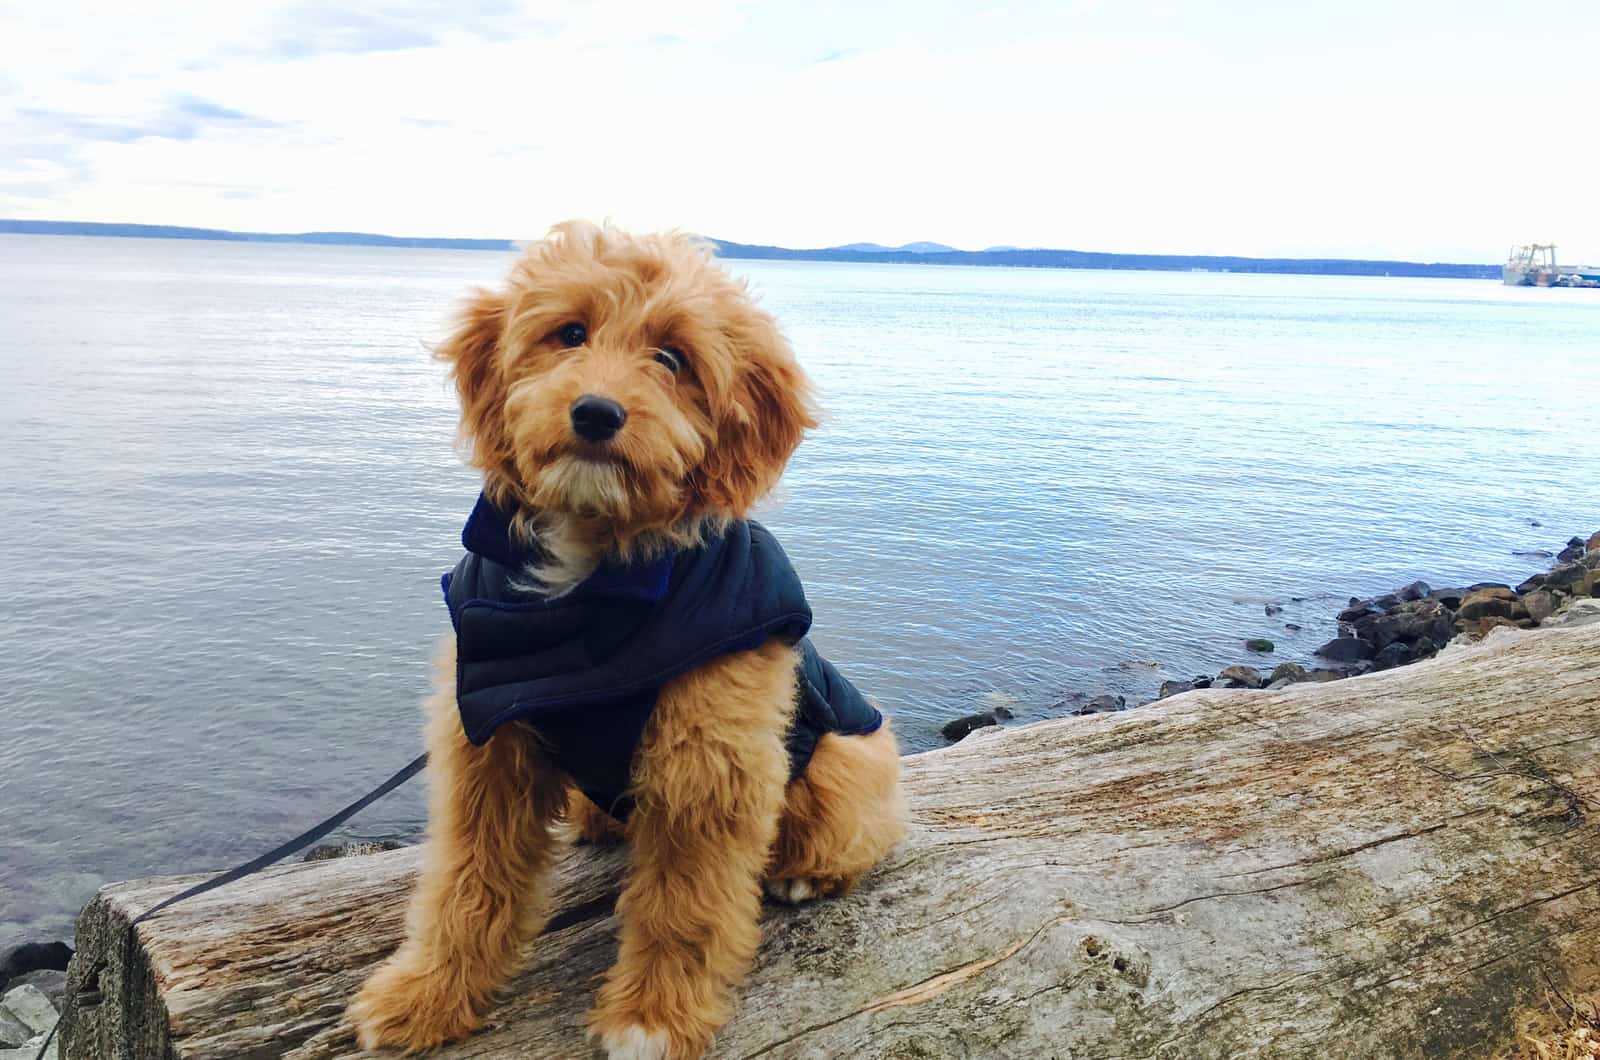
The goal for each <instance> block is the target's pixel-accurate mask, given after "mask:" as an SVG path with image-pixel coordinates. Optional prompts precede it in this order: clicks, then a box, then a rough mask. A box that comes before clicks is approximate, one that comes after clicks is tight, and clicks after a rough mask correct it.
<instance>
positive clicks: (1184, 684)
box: [1160, 681, 1194, 699]
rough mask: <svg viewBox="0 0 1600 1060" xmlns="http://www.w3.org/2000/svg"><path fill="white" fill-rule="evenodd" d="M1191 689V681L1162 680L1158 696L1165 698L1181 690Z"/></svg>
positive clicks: (1192, 683)
mask: <svg viewBox="0 0 1600 1060" xmlns="http://www.w3.org/2000/svg"><path fill="white" fill-rule="evenodd" d="M1193 691H1194V682H1193V681H1163V682H1161V692H1160V696H1161V698H1162V699H1166V698H1167V697H1168V696H1176V695H1179V694H1181V693H1183V692H1193Z"/></svg>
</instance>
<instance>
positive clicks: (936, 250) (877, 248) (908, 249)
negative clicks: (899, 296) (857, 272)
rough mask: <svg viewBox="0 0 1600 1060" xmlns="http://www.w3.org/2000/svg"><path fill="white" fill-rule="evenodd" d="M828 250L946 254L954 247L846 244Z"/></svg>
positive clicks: (933, 244)
mask: <svg viewBox="0 0 1600 1060" xmlns="http://www.w3.org/2000/svg"><path fill="white" fill-rule="evenodd" d="M827 249H829V250H855V251H859V252H861V253H863V254H892V253H894V252H895V251H900V252H902V253H905V254H948V253H950V252H952V251H954V250H955V249H956V248H955V247H947V246H945V245H944V244H943V243H907V244H906V245H905V246H903V247H886V246H884V245H883V244H882V243H846V244H845V245H844V246H842V247H828V248H827Z"/></svg>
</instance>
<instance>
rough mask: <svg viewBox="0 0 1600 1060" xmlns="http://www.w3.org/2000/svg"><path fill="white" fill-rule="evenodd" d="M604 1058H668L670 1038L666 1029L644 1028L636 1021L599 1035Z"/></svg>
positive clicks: (663, 1059) (624, 1059)
mask: <svg viewBox="0 0 1600 1060" xmlns="http://www.w3.org/2000/svg"><path fill="white" fill-rule="evenodd" d="M600 1046H601V1048H603V1049H604V1050H605V1051H606V1060H668V1058H669V1057H671V1056H672V1038H671V1036H670V1035H668V1034H667V1032H666V1031H652V1030H646V1029H645V1028H643V1027H641V1026H639V1025H638V1024H637V1023H635V1024H632V1025H631V1026H627V1027H621V1028H618V1029H617V1030H612V1031H605V1032H603V1033H601V1035H600Z"/></svg>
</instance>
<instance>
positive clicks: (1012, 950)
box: [63, 625, 1600, 1060]
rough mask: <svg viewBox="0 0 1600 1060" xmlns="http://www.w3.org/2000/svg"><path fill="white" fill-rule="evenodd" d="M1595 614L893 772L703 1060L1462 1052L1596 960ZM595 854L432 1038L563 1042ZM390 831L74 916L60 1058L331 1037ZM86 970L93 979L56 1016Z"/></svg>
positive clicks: (373, 913) (593, 945) (559, 1047)
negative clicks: (875, 866)
mask: <svg viewBox="0 0 1600 1060" xmlns="http://www.w3.org/2000/svg"><path fill="white" fill-rule="evenodd" d="M1597 751H1600V625H1591V626H1587V627H1584V628H1578V629H1541V630H1536V631H1532V632H1527V633H1519V632H1515V631H1497V633H1496V634H1495V635H1494V636H1491V637H1490V638H1489V640H1488V641H1486V642H1485V643H1484V644H1481V645H1477V646H1474V647H1471V648H1466V649H1459V650H1453V651H1451V652H1449V653H1446V654H1445V655H1444V656H1442V657H1440V658H1438V659H1435V660H1432V661H1430V662H1426V663H1421V664H1418V665H1415V666H1411V667H1407V668H1405V669H1402V670H1396V671H1391V672H1388V673H1384V674H1378V675H1373V676H1369V677H1365V678H1359V679H1355V680H1350V681H1344V682H1338V683H1334V684H1327V685H1309V684H1308V685H1297V686H1294V687H1292V688H1289V689H1285V690H1284V691H1281V692H1246V691H1218V690H1212V691H1202V692H1195V693H1190V694H1186V695H1182V696H1178V697H1175V698H1173V699H1171V700H1168V701H1166V702H1163V703H1161V704H1159V705H1156V706H1152V707H1146V708H1143V709H1140V710H1136V711H1131V712H1128V713H1125V714H1115V715H1101V716H1096V717H1090V718H1077V719H1067V720H1063V721H1059V722H1050V723H1044V724H1039V725H1035V726H1030V727H1027V728H1019V729H1012V730H1006V731H1001V732H993V731H991V732H989V733H986V734H981V735H977V736H974V737H969V738H968V740H967V741H966V742H964V743H962V744H960V745H958V746H957V747H954V748H951V749H949V750H944V751H938V752H933V753H929V754H924V755H919V756H916V757H913V758H910V759H908V760H907V761H906V783H907V787H908V789H909V793H910V796H911V804H912V812H913V818H914V821H913V828H912V832H911V835H910V837H909V839H908V840H907V841H906V843H905V844H904V845H903V846H902V847H901V848H900V849H899V850H898V851H897V852H896V853H895V854H894V855H893V856H891V858H890V859H889V861H888V862H887V863H886V864H885V865H884V866H883V867H882V868H881V869H880V870H879V871H877V872H876V873H874V874H873V875H872V876H871V877H870V878H869V879H867V880H866V881H865V882H864V883H863V885H862V886H861V887H860V888H859V889H858V890H857V891H856V892H855V893H854V894H852V895H850V896H849V897H847V898H845V899H842V900H839V901H833V902H826V903H823V904H820V905H815V906H811V907H805V908H801V909H798V910H770V911H769V913H768V915H767V919H766V925H765V936H764V942H763V945H762V949H761V954H760V957H759V960H758V963H757V966H756V968H755V969H754V971H753V972H752V974H751V976H750V979H749V981H748V983H747V985H746V987H745V988H744V990H743V995H742V999H741V1000H740V1002H739V1006H738V1013H737V1015H736V1016H735V1017H734V1020H733V1022H732V1023H730V1024H729V1025H728V1027H727V1028H726V1029H725V1030H724V1031H723V1032H722V1034H721V1035H720V1036H719V1038H718V1040H717V1043H716V1045H715V1046H714V1049H713V1055H715V1056H719V1057H774V1058H776V1057H881V1058H891V1057H893V1058H908V1057H974V1058H977V1057H1012V1056H1015V1057H1104V1058H1110V1057H1172V1058H1178V1057H1182V1058H1185V1060H1188V1058H1196V1057H1266V1056H1272V1057H1304V1056H1359V1057H1369V1056H1370V1057H1391V1056H1394V1057H1410V1056H1416V1057H1421V1056H1469V1057H1470V1056H1491V1055H1495V1054H1496V1053H1497V1051H1499V1050H1501V1049H1503V1048H1504V1047H1506V1046H1509V1045H1510V1044H1511V1041H1512V1034H1513V1027H1514V1023H1515V1021H1516V1019H1517V1017H1518V1014H1519V1013H1520V1012H1522V1011H1524V1010H1526V1009H1527V1008H1530V1007H1532V1008H1537V1007H1541V1006H1543V1005H1544V1003H1545V998H1546V996H1547V994H1546V990H1547V987H1546V978H1547V977H1548V981H1549V982H1550V983H1552V984H1554V985H1555V986H1556V987H1557V988H1558V989H1561V990H1563V991H1564V992H1568V993H1569V994H1570V993H1582V992H1584V991H1588V990H1593V989H1594V988H1595V986H1596V975H1597V967H1600V841H1597V840H1600V834H1597V808H1600V755H1597V753H1596V752H1597ZM621 859H622V855H621V854H620V853H619V852H616V851H612V852H603V851H601V852H596V851H591V850H580V851H578V852H577V853H575V854H573V855H572V856H571V857H569V858H568V859H567V860H566V861H565V862H564V863H563V864H562V866H561V870H560V873H561V876H560V878H561V883H560V886H559V888H558V895H557V907H558V908H559V909H560V910H561V911H562V912H561V913H560V915H559V917H558V919H557V921H556V923H555V924H554V925H552V929H551V930H550V931H549V932H548V933H547V934H546V936H545V937H544V938H543V939H541V940H540V943H539V944H538V946H537V947H536V949H535V951H534V953H533V954H532V956H531V959H530V963H529V966H528V969H527V971H526V972H525V973H524V974H523V975H522V976H521V977H520V978H519V979H518V980H517V981H516V982H515V984H514V986H513V988H512V989H511V990H510V991H509V992H508V995H507V998H506V1000H505V1001H504V1003H503V1004H502V1005H500V1007H499V1008H498V1009H496V1010H495V1011H494V1013H493V1014H492V1016H491V1017H490V1019H489V1021H488V1023H487V1025H486V1028H485V1029H484V1030H482V1031H481V1032H479V1033H477V1034H475V1035H474V1036H472V1037H471V1038H469V1039H467V1040H466V1041H463V1042H461V1043H459V1044H457V1045H454V1046H452V1047H449V1048H447V1049H445V1050H443V1051H442V1052H441V1053H440V1054H439V1055H441V1056H447V1057H491V1056H492V1057H505V1056H536V1057H546V1056H547V1057H586V1056H590V1055H593V1054H592V1052H591V1049H590V1047H589V1046H588V1045H587V1044H585V1042H584V1039H583V1035H582V1032H581V1026H582V1015H583V1012H584V1010H585V1009H586V1007H587V1006H588V1004H589V1003H590V1001H591V999H592V997H593V991H594V987H595V980H596V977H597V976H598V975H599V974H600V973H601V972H602V971H603V970H604V969H605V967H606V966H607V964H608V963H609V961H610V960H611V957H612V953H613V946H612V942H611V938H612V934H613V930H614V927H615V924H614V922H613V918H612V916H611V913H610V902H611V900H612V897H613V896H614V894H615V892H616V888H617V879H618V874H619V872H620V869H621V865H622V860H621ZM416 860H417V853H416V852H415V851H413V850H406V851H397V852H394V853H389V854H378V855H372V856H368V857H360V858H351V859H347V860H342V861H329V862H322V863H319V864H314V865H306V866H295V867H292V868H287V869H282V870H278V871H273V872H270V873H268V874H266V875H264V876H262V877H260V878H257V879H254V880H252V881H248V882H246V883H243V884H239V885H236V886H234V887H232V888H228V889H225V890H222V891H220V892H216V893H214V894H210V895H206V896H204V897H202V898H197V899H195V900H193V901H192V902H189V903H187V904H184V905H181V906H178V907H175V908H174V909H172V910H170V911H168V912H166V913H164V914H162V915H161V916H159V917H158V918H155V919H153V920H151V921H148V922H146V923H145V924H143V925H141V926H140V928H139V949H138V951H137V952H135V953H133V954H132V955H131V956H130V955H128V954H125V953H124V950H123V945H124V940H125V938H126V931H125V924H126V919H127V917H128V916H129V915H130V914H134V913H137V912H138V911H139V910H142V909H145V908H147V907H149V906H150V905H151V904H152V903H154V902H156V901H157V900H159V899H160V898H161V897H163V896H165V895H167V894H169V893H172V892H173V891H175V890H176V889H177V888H179V887H180V886H183V885H184V884H186V883H187V882H189V881H188V880H176V879H172V880H147V881H142V882H135V883H122V884H114V885H111V886H108V887H106V888H105V889H104V890H103V891H102V892H101V894H100V896H99V897H98V898H97V899H96V900H95V901H94V902H93V903H92V904H91V905H90V907H89V908H88V909H87V910H86V911H85V914H84V916H83V918H82V920H81V922H80V926H79V936H78V942H79V946H80V949H79V953H78V957H77V959H76V961H75V962H74V966H73V969H72V972H71V978H70V981H69V987H68V989H69V994H68V998H67V1002H66V1013H65V1017H64V1020H63V1032H64V1036H65V1050H64V1053H63V1055H64V1056H66V1057H69V1058H75V1060H78V1058H86V1057H101V1056H107V1057H110V1056H118V1055H121V1054H120V1048H121V1043H122V1042H123V1041H124V1040H126V1041H130V1042H132V1043H133V1044H134V1046H135V1048H134V1051H133V1055H136V1056H140V1057H144V1056H164V1055H165V1056H173V1055H178V1056H186V1057H214V1056H229V1057H237V1056H260V1057H266V1056H280V1055H281V1056H289V1057H323V1056H342V1055H348V1054H349V1053H351V1052H352V1051H353V1049H354V1045H353V1041H352V1038H351V1036H350V1033H349V1032H348V1030H347V1029H346V1028H345V1026H344V1025H343V1023H342V1020H341V1013H342V1008H343V1006H344V1003H345V1001H346V999H347V998H348V997H349V996H350V994H351V992H352V991H353V990H354V988H355V987H356V985H357V983H358V982H359V981H360V980H361V979H362V977H363V976H364V975H365V974H366V972H367V971H368V969H369V968H371V966H372V965H373V963H374V962H376V961H378V960H379V959H380V958H381V957H382V956H383V955H384V954H385V953H386V952H387V951H388V950H389V949H390V948H391V947H392V946H393V945H394V944H395V943H396V941H397V938H398V935H399V931H400V918H401V912H402V907H403V902H404V897H405V892H406V889H407V886H408V883H409V881H410V879H411V875H412V872H413V870H414V867H415V865H416ZM91 979H92V980H94V982H95V984H97V986H98V989H99V991H100V994H101V996H102V997H103V1000H101V1001H100V1002H99V1003H98V1004H97V1005H93V1006H90V1005H89V1003H88V998H89V995H88V994H87V990H88V988H89V986H90V985H91Z"/></svg>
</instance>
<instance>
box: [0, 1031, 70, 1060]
mask: <svg viewBox="0 0 1600 1060" xmlns="http://www.w3.org/2000/svg"><path fill="white" fill-rule="evenodd" d="M43 1044H44V1035H42V1034H41V1035H39V1036H38V1037H36V1038H32V1039H30V1040H29V1041H28V1044H26V1045H24V1046H23V1047H22V1048H21V1049H0V1060H57V1058H58V1057H59V1056H60V1055H61V1053H60V1048H61V1040H60V1039H59V1038H52V1039H50V1048H48V1049H46V1050H45V1051H44V1055H43V1056H42V1057H41V1056H40V1055H39V1046H41V1045H43Z"/></svg>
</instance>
